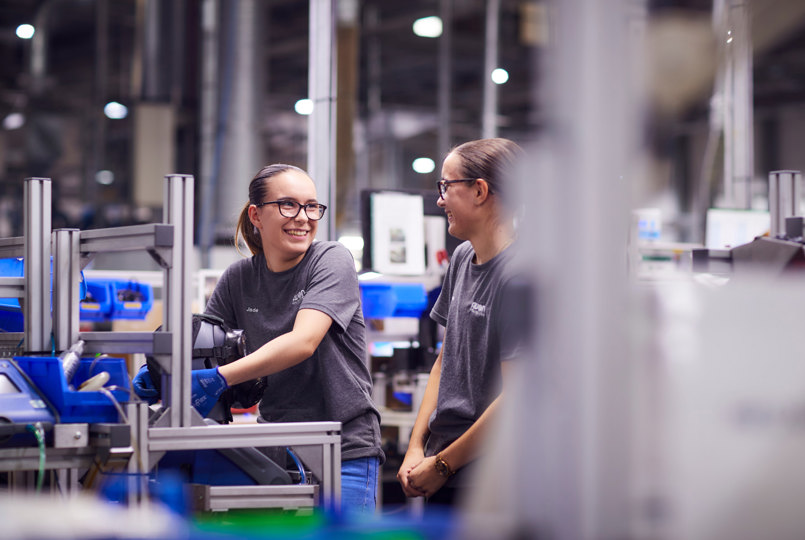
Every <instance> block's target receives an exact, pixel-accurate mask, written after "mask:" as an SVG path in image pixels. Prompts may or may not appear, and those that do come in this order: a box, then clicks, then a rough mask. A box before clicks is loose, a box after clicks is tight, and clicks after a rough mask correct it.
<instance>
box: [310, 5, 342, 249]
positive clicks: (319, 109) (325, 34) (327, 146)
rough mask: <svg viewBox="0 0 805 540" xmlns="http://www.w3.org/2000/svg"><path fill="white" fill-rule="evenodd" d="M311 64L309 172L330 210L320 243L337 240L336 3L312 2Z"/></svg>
mask: <svg viewBox="0 0 805 540" xmlns="http://www.w3.org/2000/svg"><path fill="white" fill-rule="evenodd" d="M309 50H310V53H309V57H310V64H309V71H308V79H309V82H308V97H309V99H311V100H312V101H313V113H312V114H311V115H310V116H309V119H308V135H307V171H308V173H309V174H310V176H311V177H312V178H313V181H314V182H315V183H316V191H317V193H318V198H319V200H320V201H321V202H322V203H323V204H326V205H327V206H328V208H329V211H328V212H327V214H325V216H324V218H323V219H322V220H321V222H320V223H319V231H318V235H317V237H318V238H319V239H320V240H333V239H335V219H333V216H335V215H337V212H338V209H337V208H336V197H335V178H336V176H335V148H336V129H335V127H336V55H335V51H336V42H335V1H334V0H310V49H309Z"/></svg>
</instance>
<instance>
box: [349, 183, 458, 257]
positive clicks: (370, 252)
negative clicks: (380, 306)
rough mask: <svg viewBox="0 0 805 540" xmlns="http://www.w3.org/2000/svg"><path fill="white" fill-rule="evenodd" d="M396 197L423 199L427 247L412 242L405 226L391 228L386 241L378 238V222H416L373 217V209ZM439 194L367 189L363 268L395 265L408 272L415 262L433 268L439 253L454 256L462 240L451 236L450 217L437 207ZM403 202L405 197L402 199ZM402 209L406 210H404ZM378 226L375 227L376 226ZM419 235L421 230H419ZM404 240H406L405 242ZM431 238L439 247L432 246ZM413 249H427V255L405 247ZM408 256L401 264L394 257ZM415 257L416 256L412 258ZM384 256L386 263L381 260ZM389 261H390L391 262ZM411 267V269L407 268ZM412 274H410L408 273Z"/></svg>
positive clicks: (363, 210)
mask: <svg viewBox="0 0 805 540" xmlns="http://www.w3.org/2000/svg"><path fill="white" fill-rule="evenodd" d="M389 195H391V196H394V195H399V196H403V195H408V196H419V197H421V203H419V204H421V209H422V210H421V212H422V214H423V217H422V218H421V219H422V221H420V222H419V223H421V224H422V226H423V228H424V240H425V242H424V246H422V245H421V244H422V242H421V239H417V242H410V239H411V235H410V234H408V232H409V231H406V230H405V227H399V230H397V228H393V227H387V228H386V229H387V230H386V233H387V234H385V235H384V237H383V238H375V234H376V233H377V229H378V227H377V224H378V221H381V222H382V221H383V220H384V219H388V220H389V222H391V223H399V224H402V225H405V226H410V225H411V224H412V222H413V221H414V220H412V219H400V217H399V216H397V215H379V216H375V215H373V209H376V208H377V207H378V206H379V205H378V202H383V199H385V198H388V197H387V196H389ZM438 196H439V195H438V193H437V192H436V190H435V189H364V190H362V191H361V234H362V235H363V242H364V244H363V260H362V266H363V269H364V270H375V271H381V273H382V271H383V269H384V268H383V266H384V263H387V262H390V263H392V264H391V266H392V267H393V266H406V270H410V269H411V268H414V265H413V264H408V263H410V262H411V261H418V260H419V259H420V256H421V259H422V260H424V264H425V268H426V269H427V268H429V267H430V266H431V265H432V264H433V263H434V260H436V259H437V253H436V251H440V250H444V251H445V252H446V255H448V256H449V255H452V254H453V250H454V249H455V248H456V246H458V245H459V244H460V243H461V241H460V240H458V239H457V238H454V237H452V236H450V235H449V234H448V233H447V218H446V216H445V212H444V210H443V209H441V208H439V206H438V205H437V204H436V200H437V198H438ZM400 200H401V202H402V200H403V198H402V197H401V199H400ZM401 208H402V207H401ZM373 225H374V227H373ZM417 232H418V231H417ZM401 238H405V240H406V242H403V241H402V240H401ZM428 239H430V240H431V241H432V243H434V244H436V246H433V245H429V243H431V242H429V241H428ZM377 246H380V247H382V248H383V253H375V249H374V248H375V247H377ZM403 246H404V249H409V248H411V247H416V248H417V249H419V250H424V253H417V254H410V253H407V252H405V251H402V248H403ZM402 253H405V260H404V262H405V263H406V264H403V263H399V262H397V261H395V260H394V259H393V257H399V256H401V254H402ZM412 255H415V256H416V257H414V258H412ZM381 257H382V260H381ZM387 259H388V260H387ZM408 266H410V268H407V267H408ZM405 273H408V272H405Z"/></svg>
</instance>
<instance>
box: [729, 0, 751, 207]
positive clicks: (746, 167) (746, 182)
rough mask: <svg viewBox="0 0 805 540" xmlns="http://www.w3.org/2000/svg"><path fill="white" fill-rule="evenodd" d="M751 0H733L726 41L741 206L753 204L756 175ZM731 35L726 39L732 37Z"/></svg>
mask: <svg viewBox="0 0 805 540" xmlns="http://www.w3.org/2000/svg"><path fill="white" fill-rule="evenodd" d="M747 4H748V2H746V1H744V0H733V1H732V2H731V4H730V11H729V21H730V30H731V32H732V34H731V35H730V37H732V41H731V42H730V43H729V44H728V45H727V46H728V50H729V51H730V57H731V64H732V77H733V79H734V80H733V85H732V91H733V94H732V96H731V97H732V100H731V101H732V111H731V112H732V116H733V118H734V121H733V126H732V127H733V131H732V134H731V135H730V136H731V137H734V141H733V150H734V152H733V160H734V161H733V166H732V167H733V171H732V174H733V178H732V179H731V181H732V182H733V183H735V185H736V190H735V204H736V206H737V207H738V208H747V209H748V208H751V207H752V179H753V177H754V166H755V163H754V161H755V160H754V133H753V124H754V119H753V104H752V35H751V33H750V29H749V8H748V6H747ZM730 37H728V38H727V39H728V40H729V39H730Z"/></svg>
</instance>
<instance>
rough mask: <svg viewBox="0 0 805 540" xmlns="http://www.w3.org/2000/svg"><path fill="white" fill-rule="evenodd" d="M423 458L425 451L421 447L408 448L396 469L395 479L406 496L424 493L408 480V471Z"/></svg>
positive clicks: (418, 495)
mask: <svg viewBox="0 0 805 540" xmlns="http://www.w3.org/2000/svg"><path fill="white" fill-rule="evenodd" d="M424 459H425V451H424V450H423V449H421V448H409V449H408V451H407V452H406V453H405V458H404V459H403V462H402V465H400V470H399V471H397V480H398V481H399V482H400V485H401V486H402V489H403V493H405V495H406V497H423V496H424V495H425V494H424V493H423V492H421V491H419V490H418V489H417V488H415V487H414V486H412V485H411V484H410V483H409V482H408V473H410V472H411V470H413V469H414V467H416V466H417V465H419V464H420V463H422V461H423V460H424Z"/></svg>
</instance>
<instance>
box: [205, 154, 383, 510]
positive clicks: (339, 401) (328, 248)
mask: <svg viewBox="0 0 805 540" xmlns="http://www.w3.org/2000/svg"><path fill="white" fill-rule="evenodd" d="M325 210H326V207H325V206H324V205H323V204H319V202H318V201H317V200H316V187H315V185H314V183H313V180H311V178H310V177H309V176H308V175H307V173H305V171H303V170H301V169H299V168H297V167H294V166H291V165H281V164H279V165H269V166H267V167H264V168H263V169H262V170H261V171H260V172H258V173H257V175H256V176H255V177H254V179H252V181H251V183H250V185H249V201H248V202H247V203H246V205H245V206H244V207H243V210H242V212H241V214H240V219H239V221H238V226H237V231H236V233H235V240H236V245H237V240H238V237H239V236H241V235H242V237H243V239H244V240H245V242H246V245H247V246H248V248H249V250H250V251H251V253H252V256H251V257H250V258H248V259H244V260H241V261H238V262H235V263H233V264H232V265H231V266H229V267H228V268H227V269H226V270H225V271H224V273H223V275H222V276H221V279H220V280H219V281H218V284H217V286H216V287H215V290H214V292H213V294H212V296H211V297H210V300H209V302H208V303H207V308H206V311H207V313H211V314H213V315H217V316H218V317H221V318H222V319H223V320H224V321H225V322H226V324H228V325H229V326H230V327H232V328H241V329H243V330H244V331H245V334H246V340H247V344H248V347H249V350H252V351H254V352H252V353H250V354H248V355H247V356H245V357H243V358H241V359H240V360H237V361H235V362H232V363H230V364H227V365H225V366H221V367H219V368H217V369H212V370H199V371H201V372H203V373H199V372H198V371H194V372H193V373H194V376H193V404H194V406H195V407H196V409H198V410H199V412H201V413H202V414H205V415H206V414H208V413H209V411H210V410H211V409H212V406H213V405H214V404H215V402H216V401H217V399H218V397H219V396H220V394H221V393H222V392H223V390H224V389H226V387H228V386H231V385H233V384H237V383H240V382H243V381H248V380H252V379H256V378H258V377H263V376H267V387H266V391H265V393H264V394H263V399H262V400H261V401H260V405H259V411H260V417H261V420H263V421H266V422H300V421H307V422H310V421H339V422H341V423H342V444H341V459H342V468H341V471H342V478H341V501H342V506H343V507H344V508H345V509H350V510H354V509H358V510H364V511H371V510H373V509H374V507H375V497H376V483H377V473H378V468H379V466H380V464H381V461H382V460H383V459H384V458H383V452H382V450H381V448H380V422H379V420H380V415H379V413H378V411H377V409H376V407H375V406H374V404H373V402H372V398H371V377H370V374H369V370H368V368H367V367H366V348H365V338H364V334H365V326H364V321H363V315H362V312H361V307H360V291H359V288H358V279H357V275H356V272H355V263H354V260H353V258H352V255H351V254H350V252H349V251H348V250H347V249H346V248H345V247H344V246H342V245H341V244H339V243H338V242H316V243H314V242H313V239H314V238H315V236H316V229H317V227H318V221H319V220H320V219H321V218H322V217H323V216H324V212H325Z"/></svg>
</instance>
